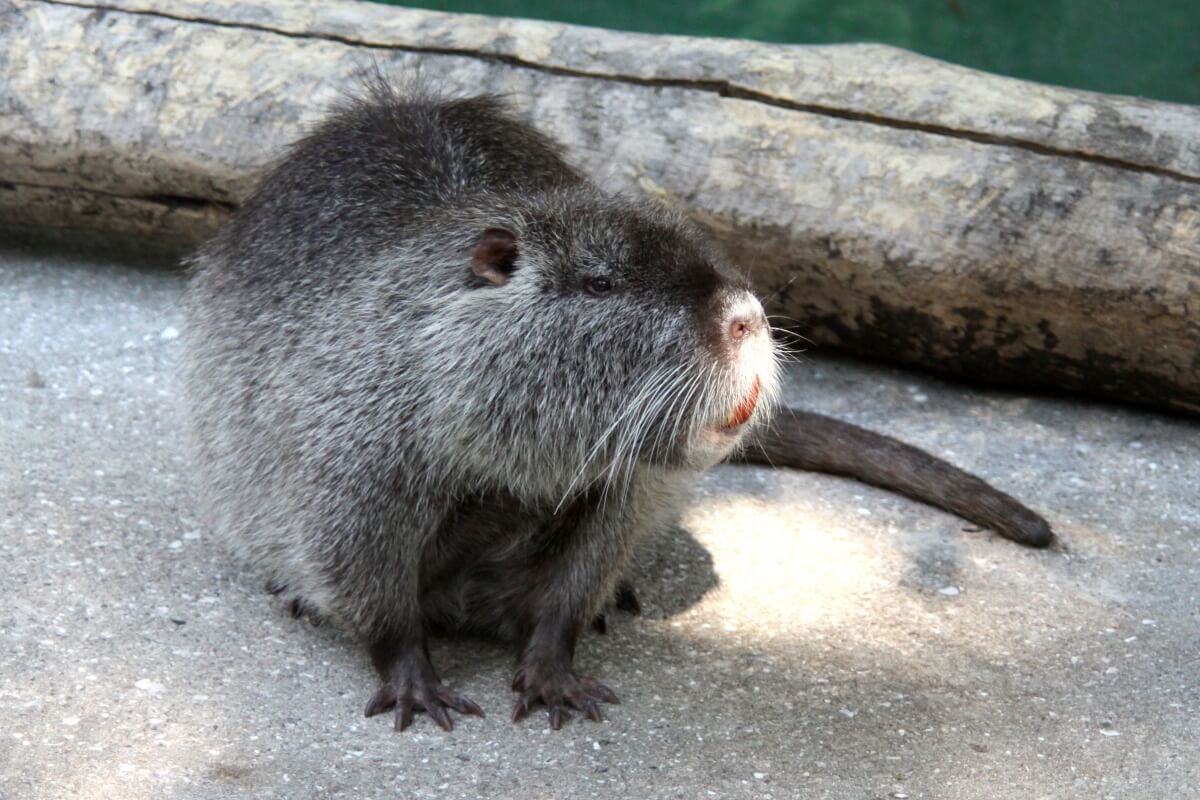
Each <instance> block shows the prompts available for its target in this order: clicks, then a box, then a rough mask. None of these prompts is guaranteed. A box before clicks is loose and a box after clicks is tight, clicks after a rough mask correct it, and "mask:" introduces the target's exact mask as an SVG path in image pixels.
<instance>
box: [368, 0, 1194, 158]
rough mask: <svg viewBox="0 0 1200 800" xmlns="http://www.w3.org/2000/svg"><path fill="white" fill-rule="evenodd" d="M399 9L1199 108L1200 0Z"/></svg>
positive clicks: (480, 3)
mask: <svg viewBox="0 0 1200 800" xmlns="http://www.w3.org/2000/svg"><path fill="white" fill-rule="evenodd" d="M390 1H391V2H393V3H394V4H395V5H412V6H420V7H422V8H434V9H438V10H442V11H464V12H473V13H477V14H493V15H498V16H506V17H533V18H537V19H551V20H558V21H561V22H574V23H579V24H583V25H597V26H600V27H604V28H616V29H620V30H631V31H646V32H649V33H687V34H695V35H701V36H730V37H741V38H747V39H759V40H761V41H766V42H789V43H794V44H832V43H838V42H883V43H885V44H891V45H896V46H897V47H904V48H907V49H909V50H915V51H916V52H918V53H924V54H926V55H930V56H934V57H936V58H941V59H944V60H946V61H951V62H954V63H956V64H964V65H966V66H970V67H975V68H977V69H983V70H987V71H988V72H997V73H1000V74H1002V75H1012V76H1014V77H1018V78H1026V79H1028V80H1034V81H1041V82H1043V83H1055V84H1059V85H1062V86H1073V87H1076V88H1080V89H1091V90H1093V91H1098V92H1113V93H1118V94H1131V95H1141V96H1143V97H1152V98H1155V99H1158V100H1173V101H1175V102H1178V103H1193V104H1200V0H1040V1H1039V0H903V1H901V0H897V1H896V2H887V0H842V1H841V2H838V0H743V2H736V1H735V0H695V2H692V3H686V4H684V3H681V4H674V3H654V2H646V1H645V0H643V2H629V0H621V1H620V2H601V0H582V2H574V3H555V2H547V0H425V2H421V3H408V2H395V0H390ZM1198 135H1200V132H1198Z"/></svg>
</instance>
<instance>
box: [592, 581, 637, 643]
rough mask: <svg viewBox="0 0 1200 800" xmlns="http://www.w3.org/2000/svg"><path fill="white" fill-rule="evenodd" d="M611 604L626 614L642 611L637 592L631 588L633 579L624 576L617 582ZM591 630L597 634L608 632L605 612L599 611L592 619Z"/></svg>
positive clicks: (634, 614)
mask: <svg viewBox="0 0 1200 800" xmlns="http://www.w3.org/2000/svg"><path fill="white" fill-rule="evenodd" d="M612 602H613V605H614V606H615V607H616V609H617V610H618V611H624V612H625V613H626V614H632V615H633V616H635V617H636V616H638V615H640V614H641V613H642V603H641V601H640V600H638V596H637V592H636V591H635V590H634V588H633V581H631V580H629V579H628V578H626V579H625V580H623V581H621V582H620V583H618V584H617V591H616V593H615V594H614V595H613V601H612ZM592 630H594V631H595V632H596V633H599V634H605V633H608V618H607V617H606V616H605V612H603V611H601V612H600V613H599V614H597V615H596V616H595V618H594V619H593V620H592Z"/></svg>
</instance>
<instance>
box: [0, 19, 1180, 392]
mask: <svg viewBox="0 0 1200 800" xmlns="http://www.w3.org/2000/svg"><path fill="white" fill-rule="evenodd" d="M374 66H378V67H379V68H381V69H382V70H383V71H384V72H385V73H388V74H394V75H407V74H411V73H413V72H415V71H417V70H420V71H421V72H422V73H424V74H425V75H426V76H428V77H431V78H434V79H436V80H437V81H439V82H441V83H443V84H445V85H446V86H447V87H448V88H450V89H452V90H454V91H458V92H462V93H471V92H477V91H494V92H503V93H506V94H508V95H510V96H511V97H512V99H513V103H514V105H515V106H516V107H518V108H519V109H521V111H522V112H523V113H525V114H527V115H528V117H529V118H530V119H531V120H532V121H533V122H534V123H536V124H537V125H539V126H540V127H542V128H543V129H545V130H547V131H548V132H549V133H551V134H553V135H554V136H556V137H557V138H559V139H561V140H562V141H564V142H565V143H566V144H567V146H568V147H569V148H570V151H571V153H572V155H573V157H574V159H575V160H576V161H577V162H578V163H579V165H580V166H582V167H583V168H584V169H585V170H587V171H589V172H590V173H591V174H593V175H594V176H595V177H596V178H597V180H598V181H599V182H601V183H602V184H604V185H606V186H608V187H609V188H613V189H617V190H632V191H639V192H643V193H647V194H650V195H653V196H656V197H659V198H661V199H663V200H664V201H666V202H671V203H678V204H682V205H684V206H686V207H687V208H690V209H691V210H692V211H693V212H694V213H695V215H696V216H697V217H698V218H700V219H701V220H702V221H704V222H705V223H706V224H708V225H709V226H710V227H711V228H712V229H713V230H714V231H715V232H716V233H717V235H718V236H719V237H720V238H721V239H722V241H723V242H724V244H725V246H726V247H727V248H728V249H729V250H730V251H731V252H732V254H733V255H734V256H735V257H736V258H738V259H739V260H740V261H741V262H742V263H743V264H744V265H745V266H746V267H747V268H748V269H749V270H750V271H751V273H752V275H753V277H754V279H755V281H756V284H757V285H758V287H759V288H760V289H761V291H762V292H763V294H764V295H765V296H767V297H768V298H770V299H771V301H772V306H773V309H774V310H776V311H778V312H779V313H781V314H783V315H786V316H787V317H791V318H794V319H795V320H796V322H797V325H798V326H799V327H800V329H801V332H803V333H804V334H805V335H806V336H808V337H810V338H812V339H814V340H815V341H817V342H820V343H828V344H836V345H839V346H842V347H845V348H848V349H851V350H855V351H858V352H862V353H866V354H868V355H872V356H875V357H880V358H889V359H896V360H899V361H902V362H906V363H912V364H919V365H923V366H926V367H929V368H932V369H937V370H941V371H945V372H949V373H953V374H958V375H966V376H970V377H973V378H976V379H981V380H985V381H993V382H1002V383H1010V384H1016V385H1022V386H1033V387H1051V388H1056V389H1067V390H1079V391H1085V392H1090V393H1093V394H1097V395H1101V396H1107V397H1114V398H1119V399H1124V400H1132V401H1136V402H1142V403H1149V404H1153V405H1157V406H1160V407H1166V408H1172V409H1175V410H1179V411H1185V412H1196V413H1200V137H1198V136H1197V132H1198V131H1200V109H1197V108H1192V107H1186V106H1178V105H1172V104H1166V103H1155V102H1150V101H1145V100H1138V99H1135V98H1124V97H1110V96H1103V95H1096V94H1090V93H1085V92H1075V91H1070V90H1066V89H1058V88H1054V87H1046V86H1039V85H1036V84H1030V83H1025V82H1021V81H1015V80H1011V79H1007V78H1001V77H998V76H992V75H986V74H983V73H979V72H974V71H971V70H966V69H962V68H958V67H953V66H950V65H946V64H942V63H940V62H936V61H933V60H931V59H926V58H922V57H920V56H915V55H913V54H910V53H906V52H904V51H900V50H895V49H892V48H885V47H878V46H837V47H781V46H774V45H764V44H756V43H749V42H739V41H713V40H702V39H692V38H686V37H652V36H644V35H635V34H625V33H617V32H611V31H601V30H595V29H589V28H579V27H573V26H564V25H557V24H552V23H541V22H532V21H524V20H506V19H504V20H496V19H488V18H484V17H476V16H469V15H447V14H438V13H432V12H423V11H413V10H405V9H397V8H391V7H386V6H376V5H370V4H357V3H349V2H331V3H322V4H310V3H307V2H301V1H300V0H287V1H285V0H257V2H248V3H236V4H223V3H215V2H204V1H203V0H172V2H167V1H166V0H110V1H109V2H105V3H95V2H90V0H73V1H72V2H69V3H68V2H63V1H62V0H54V1H52V2H51V1H48V0H0V218H2V219H9V220H17V221H22V222H41V223H48V224H64V225H80V224H84V225H93V226H100V227H108V228H114V229H119V230H131V231H134V232H138V233H142V234H148V235H157V236H161V237H165V238H186V239H189V240H195V239H197V238H199V237H201V236H203V235H204V234H205V233H207V232H208V231H210V230H212V229H213V227H214V226H215V225H216V224H217V223H218V222H219V220H220V219H221V218H222V217H223V216H224V215H225V214H226V213H227V212H228V210H229V209H230V208H232V207H233V206H234V205H235V204H236V203H237V202H238V201H239V200H240V199H241V198H242V197H244V196H245V193H246V192H247V191H248V188H249V187H250V186H251V185H252V184H253V181H254V179H255V176H256V174H257V173H258V171H259V170H260V169H261V168H262V167H263V166H264V165H265V164H267V163H269V162H270V160H271V159H273V158H274V157H276V156H277V155H278V154H279V153H280V152H282V150H283V148H284V147H285V146H286V144H287V143H288V142H290V141H292V140H294V139H295V138H296V137H298V136H299V135H301V134H302V132H303V131H304V129H305V127H306V126H307V125H309V124H311V123H312V122H313V121H314V120H316V119H318V118H319V117H320V115H321V113H322V111H323V109H325V108H326V107H327V106H328V104H329V102H331V101H332V100H333V99H334V98H335V97H337V96H338V95H339V94H341V93H343V92H344V91H346V90H347V89H348V88H350V87H353V86H354V85H355V83H356V81H357V80H358V77H357V76H358V75H359V74H360V73H361V71H362V70H364V69H370V68H372V67H374Z"/></svg>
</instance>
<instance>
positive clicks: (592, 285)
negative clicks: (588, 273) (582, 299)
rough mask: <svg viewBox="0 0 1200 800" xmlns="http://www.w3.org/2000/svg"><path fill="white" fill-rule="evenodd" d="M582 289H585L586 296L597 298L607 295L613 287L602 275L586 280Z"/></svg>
mask: <svg viewBox="0 0 1200 800" xmlns="http://www.w3.org/2000/svg"><path fill="white" fill-rule="evenodd" d="M583 287H584V288H585V289H587V292H588V294H591V295H595V296H596V297H599V296H600V295H602V294H608V293H609V292H611V291H612V288H613V285H612V281H610V280H609V279H608V278H605V277H604V276H602V275H597V276H595V277H591V278H588V279H587V281H586V282H585V283H584V284H583Z"/></svg>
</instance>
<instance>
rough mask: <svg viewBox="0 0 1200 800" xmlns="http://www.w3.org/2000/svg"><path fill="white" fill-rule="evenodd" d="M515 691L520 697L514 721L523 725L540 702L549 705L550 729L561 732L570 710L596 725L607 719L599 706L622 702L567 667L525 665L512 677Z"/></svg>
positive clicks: (598, 683) (515, 709) (611, 692)
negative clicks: (524, 720) (530, 711)
mask: <svg viewBox="0 0 1200 800" xmlns="http://www.w3.org/2000/svg"><path fill="white" fill-rule="evenodd" d="M512 688H513V691H514V692H519V693H520V695H521V696H520V697H519V698H518V699H517V704H516V706H515V707H514V708H513V715H512V719H513V722H520V721H521V720H523V719H525V717H527V716H528V715H529V710H530V709H531V708H533V707H534V706H536V705H538V704H539V703H540V704H542V705H544V706H546V710H547V714H548V716H549V719H550V727H551V728H553V729H554V730H558V729H559V728H561V727H562V724H563V720H565V719H569V718H570V714H568V713H567V709H568V708H572V709H574V710H576V711H579V712H582V713H583V715H584V716H585V717H587V718H588V719H590V720H592V721H593V722H600V721H601V720H603V719H604V717H603V715H602V714H601V713H600V703H620V702H621V701H620V700H618V699H617V695H616V694H615V693H614V692H613V690H612V689H609V688H608V687H607V686H605V685H604V684H603V683H600V682H599V681H596V680H593V679H592V678H587V677H583V676H580V675H576V674H575V672H574V671H573V670H572V669H571V668H570V667H567V666H553V667H545V666H540V665H535V664H526V665H522V666H521V667H520V668H519V669H517V674H516V675H514V676H513V682H512Z"/></svg>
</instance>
